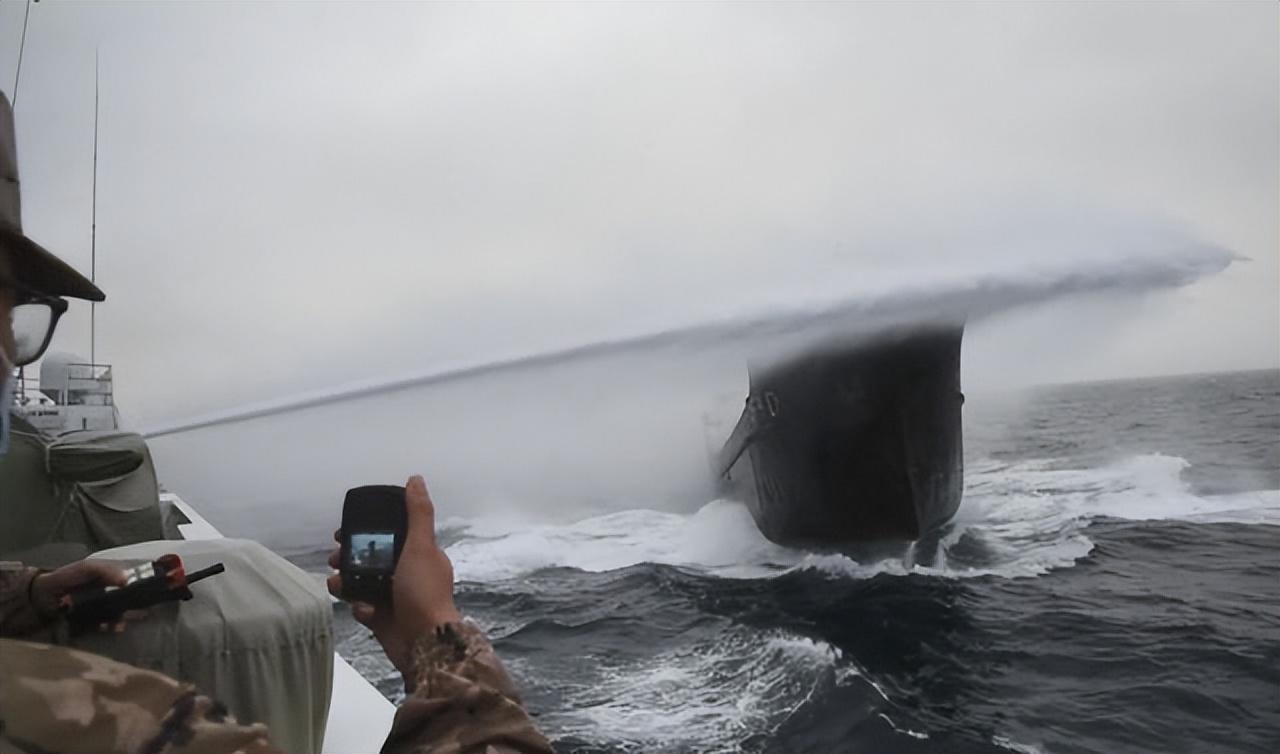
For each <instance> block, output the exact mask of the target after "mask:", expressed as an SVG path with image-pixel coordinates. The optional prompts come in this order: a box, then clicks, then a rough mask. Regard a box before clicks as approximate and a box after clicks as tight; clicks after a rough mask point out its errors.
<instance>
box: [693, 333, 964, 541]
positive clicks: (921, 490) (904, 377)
mask: <svg viewBox="0 0 1280 754" xmlns="http://www.w3.org/2000/svg"><path fill="white" fill-rule="evenodd" d="M963 336H964V325H963V324H946V325H928V326H921V327H915V328H911V329H906V330H895V331H891V332H887V333H881V334H879V335H876V336H874V337H871V338H864V339H860V340H858V341H856V342H851V343H843V344H828V345H825V346H823V347H821V348H816V349H811V350H809V351H807V352H805V353H803V354H802V355H799V356H793V357H791V358H788V359H786V360H782V361H776V362H774V363H771V364H767V365H752V366H751V367H749V370H748V371H749V375H750V389H749V394H748V396H747V400H746V406H745V408H744V409H743V411H742V416H741V418H740V419H739V420H738V423H737V425H736V426H735V427H734V429H733V432H732V433H731V434H730V435H729V439H728V440H727V441H726V442H725V444H724V447H723V448H722V449H721V451H720V453H719V455H718V457H717V458H716V459H714V466H715V469H714V470H715V472H716V474H717V475H718V478H717V484H718V486H719V487H720V493H721V494H722V495H724V496H726V497H729V498H731V499H734V500H741V501H743V502H745V503H746V505H747V508H748V509H749V510H750V511H751V515H752V517H753V518H754V519H755V522H756V526H758V527H759V529H760V532H761V533H762V534H764V536H765V537H767V538H768V539H770V540H772V541H773V542H776V543H778V544H782V545H789V546H816V547H825V548H840V547H844V546H850V545H861V544H864V543H877V542H894V541H897V542H902V541H915V540H919V539H922V538H925V537H928V536H930V535H931V534H934V533H936V532H937V531H938V530H939V528H941V527H942V526H943V525H944V524H946V523H947V522H948V521H950V520H951V518H952V516H954V515H955V513H956V510H957V509H958V508H959V507H960V496H961V493H962V488H963V480H964V458H963V439H962V437H961V423H960V420H961V406H962V404H963V403H964V394H963V393H961V391H960V341H961V339H962V338H963Z"/></svg>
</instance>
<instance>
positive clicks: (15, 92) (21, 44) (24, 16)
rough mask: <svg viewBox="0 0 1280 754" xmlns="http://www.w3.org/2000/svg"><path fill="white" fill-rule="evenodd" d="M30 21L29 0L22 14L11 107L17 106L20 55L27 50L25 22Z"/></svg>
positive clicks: (20, 65)
mask: <svg viewBox="0 0 1280 754" xmlns="http://www.w3.org/2000/svg"><path fill="white" fill-rule="evenodd" d="M30 19H31V0H27V12H26V13H24V14H22V41H21V42H19V43H18V70H17V71H15V72H14V74H13V102H12V103H11V104H12V105H13V107H15V108H16V107H17V106H18V84H19V82H21V81H22V53H23V52H25V51H26V49H27V21H29V20H30Z"/></svg>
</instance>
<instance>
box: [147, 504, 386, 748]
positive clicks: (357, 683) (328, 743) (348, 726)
mask: <svg viewBox="0 0 1280 754" xmlns="http://www.w3.org/2000/svg"><path fill="white" fill-rule="evenodd" d="M160 501H161V503H162V504H163V503H166V502H167V503H170V504H171V505H173V506H174V507H175V508H177V509H178V510H180V511H182V513H183V514H184V515H185V516H186V517H187V519H188V520H190V521H191V523H189V524H179V525H178V531H179V532H180V533H181V534H182V537H183V539H191V540H196V539H221V538H222V532H220V531H218V530H217V529H216V528H215V527H214V526H213V524H210V523H209V522H208V521H206V520H205V518H204V516H201V515H200V514H199V513H197V512H196V511H195V509H193V508H192V507H191V506H190V505H188V504H187V503H186V501H184V500H183V499H182V498H180V497H178V496H177V495H175V494H173V493H172V492H163V493H161V494H160ZM395 712H396V708H395V706H394V705H392V704H391V702H389V701H387V699H386V697H384V696H383V695H382V694H381V693H380V692H379V691H378V690H377V689H376V688H374V687H373V684H371V683H369V682H368V681H367V680H365V679H364V676H362V675H360V674H359V673H358V672H356V669H355V668H353V667H351V665H350V663H348V662H347V661H346V660H344V659H342V656H341V655H339V654H338V653H337V652H334V654H333V695H332V696H331V697H330V701H329V721H328V723H327V724H326V725H325V731H324V747H323V748H322V749H321V751H322V752H324V754H353V753H354V752H375V751H377V750H378V749H379V748H381V747H382V742H383V740H384V739H385V738H386V737H387V732H388V731H390V730H391V721H392V719H393V718H394V717H395Z"/></svg>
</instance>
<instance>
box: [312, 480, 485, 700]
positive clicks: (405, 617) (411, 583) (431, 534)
mask: <svg viewBox="0 0 1280 754" xmlns="http://www.w3.org/2000/svg"><path fill="white" fill-rule="evenodd" d="M404 497H405V500H404V504H405V509H406V511H407V512H408V519H409V531H408V533H407V535H406V536H405V541H404V547H403V548H402V549H401V550H400V561H399V562H398V563H397V564H396V570H395V577H394V579H393V581H392V586H391V599H392V605H391V606H390V607H381V608H377V607H374V606H373V605H370V604H368V603H364V602H355V603H353V604H352V605H351V615H352V616H353V617H354V618H355V619H356V620H357V621H359V622H360V623H362V624H364V625H365V626H367V627H368V628H369V629H370V630H371V631H373V635H374V637H376V638H377V639H378V642H379V643H380V644H381V645H382V650H383V651H384V652H386V653H387V659H389V660H391V664H392V665H395V667H396V669H397V670H399V671H400V674H401V675H403V676H404V678H405V688H406V690H407V691H412V688H410V686H411V685H412V683H413V681H412V675H413V656H412V649H413V642H414V641H415V640H417V638H418V637H419V636H422V635H423V634H425V633H427V632H429V631H434V630H435V629H436V628H437V627H438V626H442V625H444V624H445V623H451V622H454V621H458V620H461V616H460V615H459V614H458V609H457V608H456V607H454V604H453V564H452V563H450V562H449V556H447V555H445V553H444V550H442V549H440V546H439V545H437V544H436V512H435V506H434V505H432V503H431V496H430V495H429V494H428V493H427V484H426V482H424V481H423V480H422V477H420V476H416V475H415V476H412V477H410V478H409V481H408V483H406V484H405V496H404ZM338 534H339V533H338V532H335V533H334V538H335V539H337V538H338ZM339 559H340V550H334V551H333V553H331V554H330V555H329V565H330V567H332V568H334V569H337V568H338V567H339V562H340V560H339ZM328 586H329V593H330V594H332V595H334V596H335V597H339V598H341V596H342V575H341V574H338V573H335V574H332V575H331V576H329V582H328Z"/></svg>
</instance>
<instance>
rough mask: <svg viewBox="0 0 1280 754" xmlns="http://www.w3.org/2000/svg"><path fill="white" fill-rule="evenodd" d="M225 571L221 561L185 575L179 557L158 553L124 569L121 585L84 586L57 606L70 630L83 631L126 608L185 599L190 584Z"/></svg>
mask: <svg viewBox="0 0 1280 754" xmlns="http://www.w3.org/2000/svg"><path fill="white" fill-rule="evenodd" d="M225 570H226V568H224V567H223V565H222V564H221V563H215V564H213V565H211V566H209V567H208V568H203V569H201V570H199V571H196V572H194V573H191V574H188V573H187V572H186V569H185V568H184V567H183V565H182V558H180V557H178V556H177V555H173V554H169V555H162V556H160V557H159V558H157V559H156V560H154V561H152V562H150V563H143V564H142V565H140V566H136V567H134V568H129V569H126V570H125V577H126V579H127V580H126V582H125V585H124V586H105V587H102V586H96V587H88V588H85V589H79V590H76V591H74V592H71V593H70V594H64V595H63V596H62V600H61V602H60V604H59V609H60V610H61V611H62V614H63V615H64V616H66V618H67V622H68V623H69V624H70V625H71V630H72V631H83V630H85V629H88V628H92V627H94V626H97V625H99V624H102V623H114V622H116V621H118V620H120V616H122V615H124V614H125V612H126V611H128V610H141V609H144V608H148V607H151V606H152V605H158V604H160V603H161V602H175V601H178V600H189V599H191V597H192V595H191V590H190V589H189V588H188V587H189V586H190V585H191V584H194V583H195V582H197V581H199V580H200V579H203V578H207V577H209V576H213V575H214V574H218V573H222V572H223V571H225Z"/></svg>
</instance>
